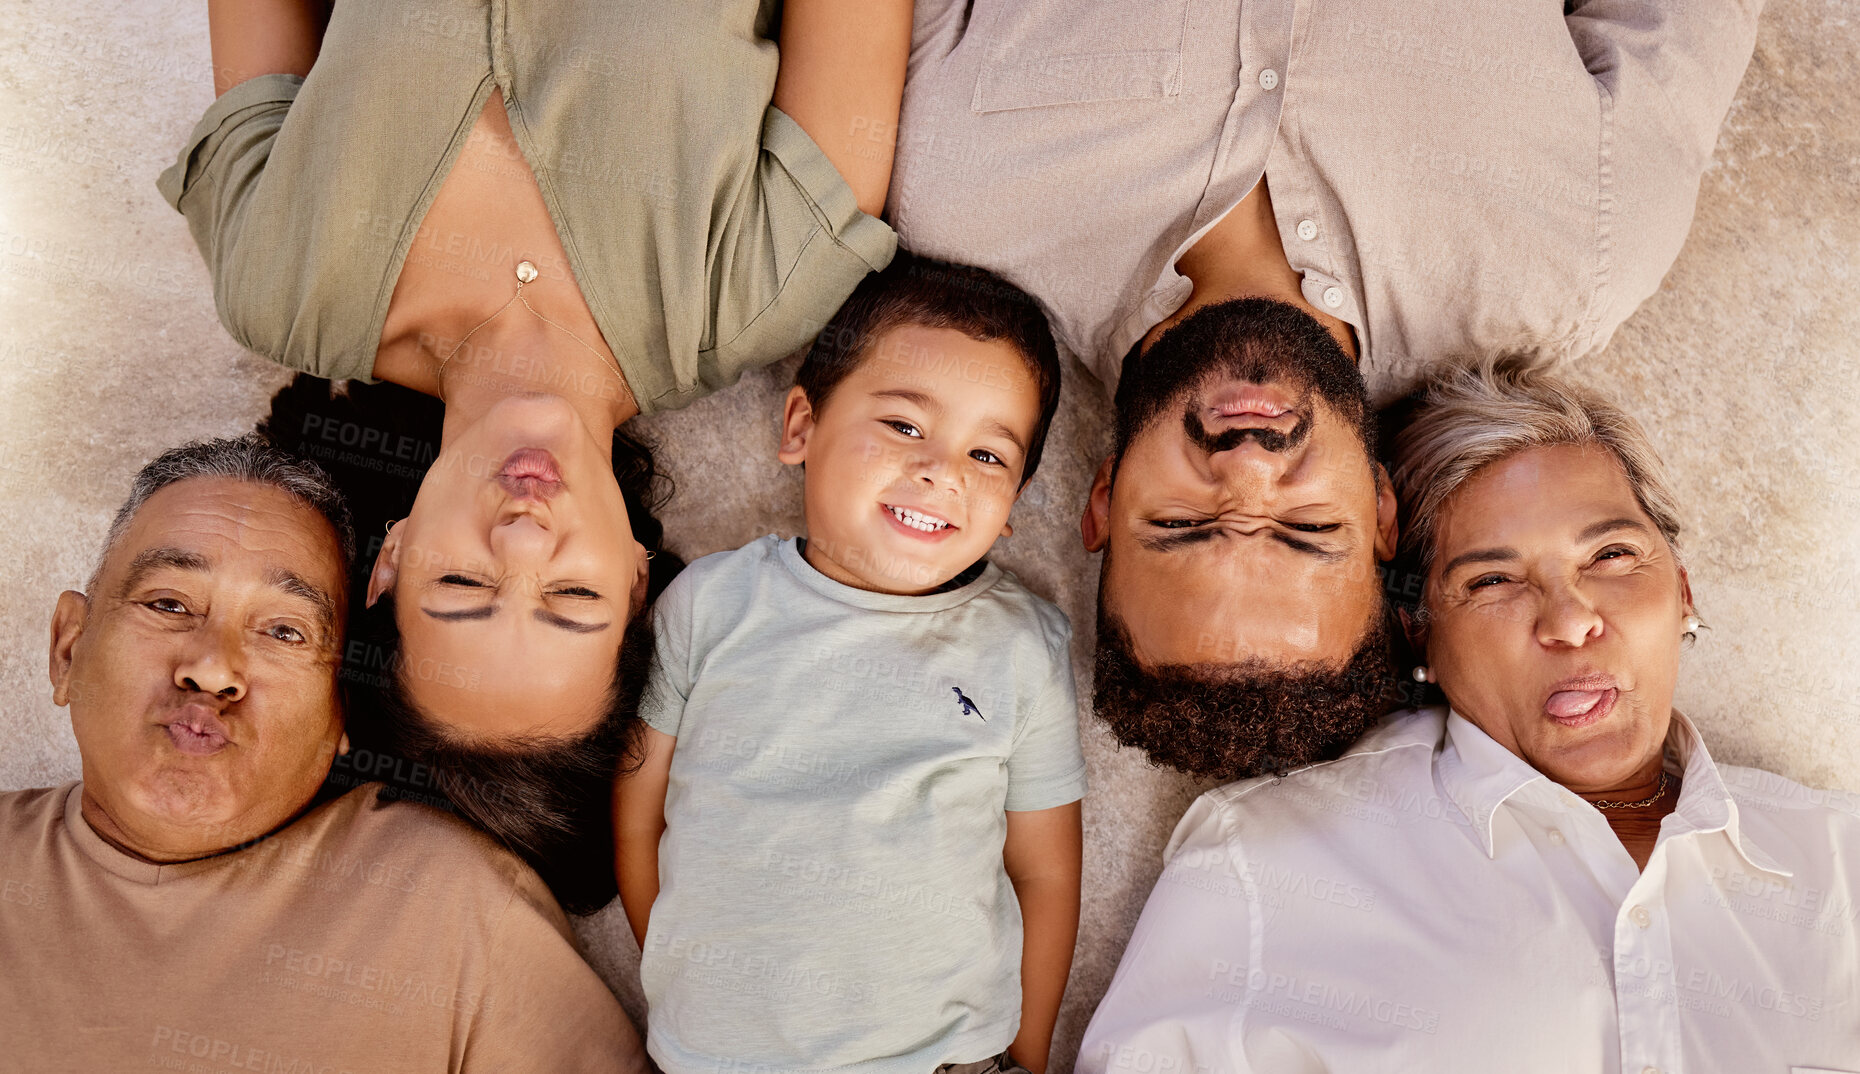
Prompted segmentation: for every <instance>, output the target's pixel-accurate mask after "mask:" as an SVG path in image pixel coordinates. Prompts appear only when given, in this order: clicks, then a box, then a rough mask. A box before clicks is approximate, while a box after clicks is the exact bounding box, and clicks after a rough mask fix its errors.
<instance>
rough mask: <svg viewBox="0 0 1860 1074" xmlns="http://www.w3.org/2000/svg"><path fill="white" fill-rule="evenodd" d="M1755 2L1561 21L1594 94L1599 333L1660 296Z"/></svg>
mask: <svg viewBox="0 0 1860 1074" xmlns="http://www.w3.org/2000/svg"><path fill="white" fill-rule="evenodd" d="M1762 7H1763V5H1762V3H1761V0H1588V2H1586V3H1581V4H1578V5H1577V6H1576V8H1575V10H1574V11H1573V12H1571V13H1570V15H1569V16H1568V17H1567V19H1566V23H1567V25H1568V27H1569V34H1570V38H1571V40H1572V41H1573V42H1574V43H1575V46H1576V49H1577V51H1578V52H1579V53H1580V54H1581V56H1582V61H1583V66H1584V67H1585V68H1587V70H1588V72H1589V74H1590V76H1591V77H1592V78H1593V79H1594V81H1595V84H1596V87H1597V89H1598V91H1599V93H1600V95H1601V102H1600V104H1601V110H1602V124H1603V127H1602V146H1601V153H1600V163H1601V166H1602V175H1601V194H1602V198H1603V202H1602V206H1603V211H1604V215H1603V218H1602V231H1601V233H1600V234H1599V235H1598V236H1597V240H1598V243H1599V245H1600V250H1599V253H1600V255H1601V261H1602V265H1603V271H1604V272H1605V273H1606V279H1607V280H1609V281H1610V284H1611V286H1609V287H1608V288H1607V292H1606V293H1605V294H1603V295H1602V296H1601V298H1600V302H1599V303H1598V308H1597V310H1596V313H1597V318H1596V320H1597V323H1598V326H1599V328H1600V329H1601V331H1602V334H1601V335H1600V337H1598V338H1596V339H1594V340H1592V341H1591V346H1590V349H1594V348H1599V347H1600V346H1601V345H1602V344H1604V343H1605V342H1606V341H1607V335H1608V334H1609V333H1611V332H1612V329H1613V327H1614V326H1615V325H1616V324H1619V323H1620V322H1621V321H1622V320H1625V319H1626V318H1627V316H1628V315H1629V314H1631V313H1632V312H1633V311H1634V310H1635V309H1636V308H1637V307H1638V306H1639V305H1640V304H1641V302H1643V301H1645V300H1646V299H1647V298H1648V297H1649V296H1651V295H1652V294H1653V293H1654V292H1655V291H1657V290H1659V288H1660V282H1661V280H1662V279H1664V278H1665V276H1666V273H1667V270H1669V269H1670V268H1671V267H1672V265H1673V262H1674V261H1675V260H1676V259H1677V258H1678V256H1679V251H1680V248H1681V247H1682V246H1683V245H1684V244H1685V240H1686V235H1687V233H1688V232H1689V231H1690V230H1691V227H1692V217H1693V211H1694V209H1695V207H1696V205H1697V202H1698V191H1699V181H1700V179H1701V178H1702V177H1703V175H1704V172H1705V169H1706V168H1707V167H1708V166H1709V165H1710V163H1711V156H1712V149H1713V147H1714V146H1715V145H1716V144H1717V140H1718V131H1719V128H1720V127H1721V126H1722V125H1723V123H1724V117H1725V114H1726V113H1727V112H1728V111H1729V109H1730V107H1731V101H1732V99H1733V98H1734V97H1735V96H1736V94H1737V87H1738V84H1739V83H1740V82H1741V81H1742V80H1743V76H1744V70H1745V68H1746V67H1747V66H1748V65H1749V63H1750V56H1751V53H1752V51H1753V50H1754V49H1755V47H1756V32H1757V17H1758V14H1759V13H1760V12H1761V10H1762Z"/></svg>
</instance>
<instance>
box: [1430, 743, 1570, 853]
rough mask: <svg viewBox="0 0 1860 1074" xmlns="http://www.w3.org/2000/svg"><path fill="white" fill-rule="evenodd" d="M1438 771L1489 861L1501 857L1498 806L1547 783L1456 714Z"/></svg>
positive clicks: (1535, 771)
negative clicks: (1496, 840)
mask: <svg viewBox="0 0 1860 1074" xmlns="http://www.w3.org/2000/svg"><path fill="white" fill-rule="evenodd" d="M1434 771H1435V772H1436V774H1437V775H1438V776H1439V779H1440V786H1441V789H1442V790H1444V791H1446V792H1447V797H1449V798H1451V799H1453V804H1454V805H1457V806H1459V807H1460V812H1461V813H1464V814H1465V815H1466V819H1467V820H1469V821H1471V822H1472V832H1471V835H1472V837H1473V841H1474V842H1476V843H1478V844H1479V846H1480V848H1481V849H1483V850H1484V851H1485V856H1486V857H1488V858H1490V857H1493V856H1494V854H1495V851H1494V848H1493V846H1492V817H1493V815H1494V814H1496V813H1497V812H1498V807H1499V806H1501V805H1503V804H1505V799H1507V798H1510V797H1511V796H1512V795H1514V794H1516V793H1518V791H1520V790H1522V789H1523V788H1524V787H1526V786H1527V785H1529V784H1530V783H1532V782H1533V781H1535V780H1540V779H1543V778H1544V775H1543V773H1541V772H1539V771H1537V770H1536V769H1535V768H1532V767H1531V766H1530V765H1528V764H1525V763H1524V761H1523V759H1522V758H1520V757H1519V756H1518V755H1517V754H1515V753H1513V752H1511V751H1510V750H1508V749H1506V748H1505V747H1503V746H1501V745H1499V744H1498V743H1497V742H1495V741H1493V739H1492V736H1491V735H1488V734H1486V733H1485V732H1484V731H1481V730H1479V728H1478V727H1477V726H1475V725H1474V724H1473V722H1472V721H1471V720H1468V719H1467V718H1466V717H1464V716H1461V715H1460V714H1459V713H1458V712H1455V711H1449V712H1448V713H1447V728H1446V733H1445V735H1444V736H1443V737H1442V739H1441V744H1440V754H1439V757H1438V758H1437V759H1436V760H1435V762H1434Z"/></svg>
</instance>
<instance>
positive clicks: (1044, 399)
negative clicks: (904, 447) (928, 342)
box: [794, 250, 1060, 486]
mask: <svg viewBox="0 0 1860 1074" xmlns="http://www.w3.org/2000/svg"><path fill="white" fill-rule="evenodd" d="M905 325H919V326H921V327H924V328H953V329H955V330H956V331H958V332H961V333H963V334H964V335H966V336H968V337H969V338H970V339H974V340H978V341H981V342H988V341H991V340H1000V341H1002V342H1004V343H1006V344H1007V345H1008V346H1010V347H1013V348H1014V349H1015V350H1016V351H1018V352H1020V356H1021V358H1022V359H1024V360H1025V361H1026V363H1027V370H1028V372H1030V373H1032V374H1033V382H1034V387H1035V389H1036V390H1037V391H1038V392H1039V393H1040V418H1039V421H1038V422H1037V423H1036V424H1035V425H1034V429H1033V439H1032V440H1031V441H1029V442H1028V444H1027V464H1026V466H1024V467H1022V468H1021V472H1020V483H1021V484H1022V485H1023V486H1025V485H1026V484H1027V482H1029V481H1031V480H1033V472H1034V471H1035V470H1037V469H1039V467H1040V456H1041V454H1042V453H1044V451H1045V449H1046V433H1047V430H1048V429H1049V428H1051V427H1052V424H1053V414H1054V413H1055V412H1056V411H1058V409H1059V375H1060V369H1059V347H1058V345H1057V344H1056V343H1054V342H1053V329H1052V325H1050V324H1049V323H1048V322H1047V320H1046V314H1045V313H1044V312H1043V311H1042V310H1041V309H1040V304H1039V302H1037V301H1035V300H1034V297H1033V296H1032V295H1030V294H1028V293H1027V292H1025V291H1023V290H1021V289H1020V288H1018V287H1016V286H1014V285H1013V284H1012V283H1010V282H1008V281H1007V280H1006V279H1004V278H1002V277H1000V276H997V275H995V274H994V273H992V272H990V271H988V270H987V269H984V268H977V267H975V266H973V265H957V264H952V263H950V262H948V261H938V260H935V259H934V258H929V257H922V256H919V255H917V254H913V253H910V252H908V251H906V250H899V251H898V254H897V256H896V257H894V258H892V260H891V264H890V265H888V266H886V268H885V270H884V271H883V272H874V273H872V274H871V275H869V276H867V277H866V278H865V279H864V280H861V281H860V283H859V286H858V287H856V288H854V289H853V293H852V295H851V296H850V297H848V298H847V299H846V302H845V303H844V304H843V305H841V306H840V309H839V312H838V313H835V314H834V315H833V319H832V320H831V321H829V322H827V326H826V328H824V329H822V330H821V332H820V335H819V336H818V337H816V338H815V340H814V345H813V346H812V347H811V348H809V350H808V352H807V357H806V358H804V359H803V360H802V361H801V368H800V369H798V370H796V371H795V375H794V382H795V384H797V385H799V386H800V388H801V390H802V391H804V392H806V393H807V401H808V403H809V404H810V405H812V406H813V407H814V408H815V409H816V410H818V409H820V408H822V407H824V406H826V405H827V400H828V399H829V398H831V397H832V395H833V391H834V389H835V388H838V387H839V384H840V381H842V380H845V379H846V376H847V374H849V373H851V372H852V371H853V370H855V369H857V368H859V363H860V362H861V361H863V360H864V359H865V357H866V353H867V351H868V349H869V348H870V347H871V345H872V342H873V340H875V339H877V338H878V337H879V336H881V335H883V334H884V333H886V332H889V331H891V330H892V329H894V328H901V327H903V326H905Z"/></svg>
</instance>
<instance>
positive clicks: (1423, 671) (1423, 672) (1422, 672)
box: [1414, 664, 1428, 682]
mask: <svg viewBox="0 0 1860 1074" xmlns="http://www.w3.org/2000/svg"><path fill="white" fill-rule="evenodd" d="M1427 680H1428V672H1427V665H1426V664H1421V665H1419V666H1417V667H1416V668H1415V669H1414V681H1415V682H1426V681H1427Z"/></svg>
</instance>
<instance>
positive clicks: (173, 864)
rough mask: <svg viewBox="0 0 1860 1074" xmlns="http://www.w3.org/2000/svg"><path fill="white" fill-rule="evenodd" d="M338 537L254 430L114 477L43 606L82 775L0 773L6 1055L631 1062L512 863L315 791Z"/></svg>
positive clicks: (469, 838) (319, 498) (339, 622)
mask: <svg viewBox="0 0 1860 1074" xmlns="http://www.w3.org/2000/svg"><path fill="white" fill-rule="evenodd" d="M353 554H354V535H353V532H352V530H351V527H350V525H349V520H348V512H347V510H346V508H345V507H344V506H343V503H342V499H341V496H340V495H339V494H338V493H337V492H336V490H335V489H334V488H333V487H332V486H331V485H330V484H329V483H328V481H327V479H326V477H325V476H324V474H323V473H322V472H321V471H320V470H318V469H317V468H316V467H315V466H314V465H311V464H308V463H304V462H302V461H299V460H297V459H295V458H293V457H291V456H289V455H286V454H284V453H282V452H280V451H278V450H276V449H275V448H272V447H270V446H269V445H267V444H266V443H265V442H264V441H262V440H260V439H257V438H255V437H247V438H244V439H240V440H215V441H209V442H204V443H196V444H190V445H187V446H185V447H181V448H176V449H174V450H172V451H169V452H167V453H166V454H164V455H162V456H161V457H160V458H158V459H156V460H155V461H154V462H151V463H150V464H148V465H147V466H146V467H144V468H143V469H142V471H141V472H140V473H139V474H138V475H137V476H136V479H135V483H134V485H133V487H132V491H131V494H130V497H129V500H128V502H127V503H125V504H124V506H123V508H122V509H121V511H119V512H118V514H117V516H116V519H115V521H114V522H113V524H112V525H111V527H110V532H109V536H108V539H107V541H106V542H105V547H104V553H103V557H102V561H101V563H100V564H99V566H98V568H97V570H96V573H95V574H94V575H93V576H92V577H91V579H90V582H89V584H88V585H87V587H86V592H84V593H76V592H65V593H63V594H61V595H60V596H59V598H58V604H57V608H56V610H55V611H54V613H53V616H52V631H51V680H52V696H53V699H54V701H56V702H57V703H58V704H59V705H63V706H69V708H70V710H71V725H72V729H73V731H74V732H75V734H76V737H77V742H78V752H79V754H80V755H81V757H82V765H83V767H82V775H83V778H82V779H81V780H79V781H77V782H74V783H70V784H67V785H65V786H62V787H56V788H45V789H39V790H26V791H14V792H10V793H5V794H0V860H4V861H5V862H6V873H5V877H4V879H3V880H0V965H3V966H5V972H4V973H0V1039H4V1040H5V1041H6V1042H7V1043H6V1051H7V1053H8V1054H9V1056H10V1059H9V1063H10V1064H16V1065H17V1067H18V1068H19V1069H26V1070H120V1069H128V1068H129V1067H131V1066H136V1067H144V1068H147V1067H154V1068H158V1069H174V1070H203V1071H204V1070H213V1071H218V1070H272V1071H284V1070H290V1071H298V1070H301V1071H330V1072H339V1071H361V1070H393V1071H474V1070H486V1071H489V1070H497V1071H506V1070H509V1071H528V1070H535V1071H545V1070H546V1071H561V1070H569V1071H595V1070H600V1071H607V1070H636V1069H644V1066H643V1058H642V1053H641V1050H640V1046H639V1041H638V1037H637V1035H636V1034H635V1032H634V1031H633V1029H632V1026H631V1025H630V1024H629V1023H628V1022H627V1020H626V1018H625V1016H624V1015H623V1014H622V1012H621V1010H620V1008H619V1005H618V1004H617V1003H616V1001H615V1000H614V998H613V996H612V995H611V994H610V993H609V992H608V991H607V989H606V987H605V986H604V985H603V984H602V983H601V981H600V979H599V978H598V977H596V976H595V974H594V972H593V971H592V970H591V969H590V968H589V967H588V966H587V964H586V963H585V962H583V961H582V960H581V958H580V957H579V956H578V955H577V953H576V950H575V946H574V942H573V939H572V937H571V934H570V932H569V930H568V925H567V921H566V919H565V918H564V916H563V914H562V912H561V910H560V908H559V907H558V906H557V905H556V903H555V901H554V900H553V899H552V898H551V897H550V895H549V893H548V891H547V889H546V888H545V887H544V885H543V884H542V882H541V881H540V880H538V879H537V877H536V875H535V874H534V873H533V872H532V871H531V870H530V869H529V868H528V867H527V866H525V865H524V864H522V863H521V862H520V861H518V860H517V859H516V858H515V857H514V856H512V855H511V854H509V853H508V852H506V851H503V850H501V849H499V848H497V847H496V846H495V845H494V844H493V843H492V842H491V841H490V840H489V839H488V838H485V837H484V836H482V835H480V834H478V833H476V832H474V831H473V830H471V829H470V828H468V827H467V826H466V825H464V824H462V823H460V822H457V821H455V820H452V819H450V818H448V817H446V816H445V815H443V814H441V813H438V812H434V811H431V810H427V809H425V808H423V807H420V806H416V805H410V804H405V803H391V802H386V801H383V800H381V799H380V798H379V797H378V791H379V787H378V785H373V784H370V785H365V786H362V787H359V788H356V789H354V790H351V791H349V792H348V793H346V794H336V793H331V792H329V791H326V790H325V789H324V784H325V777H326V776H327V775H328V773H329V770H330V767H331V764H332V762H333V761H334V759H335V757H336V755H337V754H338V753H339V752H344V751H346V750H347V749H348V744H347V739H346V736H345V735H344V733H343V713H342V706H341V704H340V696H339V690H338V685H337V669H338V667H339V664H340V658H341V651H342V626H343V622H344V617H345V614H346V610H347V594H346V592H345V590H344V585H343V582H344V578H345V576H346V571H345V567H346V565H347V561H348V560H349V558H350V557H351V556H352V555H353Z"/></svg>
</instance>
